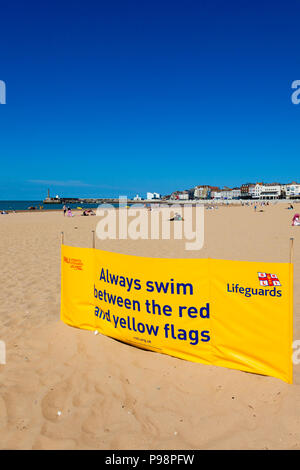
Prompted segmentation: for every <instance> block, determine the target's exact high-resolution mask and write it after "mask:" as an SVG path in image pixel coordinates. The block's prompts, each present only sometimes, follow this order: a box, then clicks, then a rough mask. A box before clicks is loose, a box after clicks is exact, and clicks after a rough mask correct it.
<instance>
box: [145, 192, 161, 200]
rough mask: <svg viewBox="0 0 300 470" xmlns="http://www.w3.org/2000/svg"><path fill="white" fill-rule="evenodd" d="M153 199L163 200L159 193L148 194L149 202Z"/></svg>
mask: <svg viewBox="0 0 300 470" xmlns="http://www.w3.org/2000/svg"><path fill="white" fill-rule="evenodd" d="M151 199H161V195H160V194H159V193H147V200H148V201H149V200H151Z"/></svg>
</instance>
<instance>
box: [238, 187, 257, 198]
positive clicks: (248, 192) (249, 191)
mask: <svg viewBox="0 0 300 470" xmlns="http://www.w3.org/2000/svg"><path fill="white" fill-rule="evenodd" d="M254 191H255V184H254V183H245V184H242V186H241V199H252V198H253V197H254Z"/></svg>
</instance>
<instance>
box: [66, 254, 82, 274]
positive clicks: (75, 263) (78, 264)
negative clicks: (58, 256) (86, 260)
mask: <svg viewBox="0 0 300 470" xmlns="http://www.w3.org/2000/svg"><path fill="white" fill-rule="evenodd" d="M64 262H65V263H67V264H69V265H70V268H72V269H75V270H76V271H82V268H83V262H82V261H81V259H76V258H68V257H67V256H64Z"/></svg>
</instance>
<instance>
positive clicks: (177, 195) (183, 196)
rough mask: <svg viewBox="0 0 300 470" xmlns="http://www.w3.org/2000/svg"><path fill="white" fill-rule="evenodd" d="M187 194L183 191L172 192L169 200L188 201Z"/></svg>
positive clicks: (187, 192)
mask: <svg viewBox="0 0 300 470" xmlns="http://www.w3.org/2000/svg"><path fill="white" fill-rule="evenodd" d="M189 194H190V192H189V191H187V190H185V191H174V192H173V193H172V194H171V196H170V199H175V200H185V201H187V200H189V199H190V197H189Z"/></svg>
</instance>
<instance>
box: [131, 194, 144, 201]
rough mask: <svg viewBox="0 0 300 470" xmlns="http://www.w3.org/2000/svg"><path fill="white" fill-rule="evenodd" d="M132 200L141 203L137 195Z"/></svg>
mask: <svg viewBox="0 0 300 470" xmlns="http://www.w3.org/2000/svg"><path fill="white" fill-rule="evenodd" d="M133 200H134V201H141V200H142V198H141V196H139V195H138V194H137V195H136V196H134V198H133Z"/></svg>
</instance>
